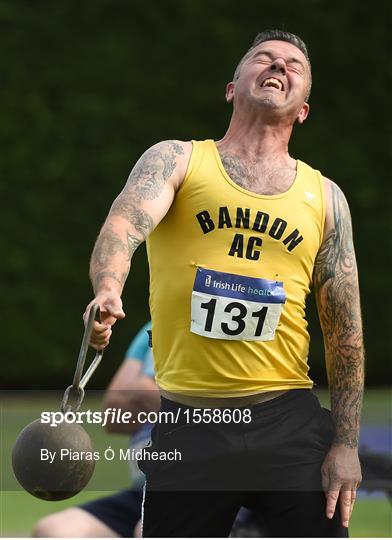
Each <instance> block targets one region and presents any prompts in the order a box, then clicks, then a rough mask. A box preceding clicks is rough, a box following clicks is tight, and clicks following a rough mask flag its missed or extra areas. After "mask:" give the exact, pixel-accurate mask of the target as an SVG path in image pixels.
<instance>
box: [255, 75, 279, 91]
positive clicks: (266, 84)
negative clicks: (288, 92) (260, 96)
mask: <svg viewBox="0 0 392 540" xmlns="http://www.w3.org/2000/svg"><path fill="white" fill-rule="evenodd" d="M260 86H261V88H276V89H277V90H280V91H281V92H283V90H284V85H283V83H282V81H280V80H279V79H275V77H268V79H265V80H264V81H263V82H262V83H261V85H260Z"/></svg>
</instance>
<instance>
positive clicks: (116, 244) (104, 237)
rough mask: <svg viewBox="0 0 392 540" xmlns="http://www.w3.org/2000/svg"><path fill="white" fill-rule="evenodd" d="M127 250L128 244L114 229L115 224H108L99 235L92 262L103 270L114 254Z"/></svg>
mask: <svg viewBox="0 0 392 540" xmlns="http://www.w3.org/2000/svg"><path fill="white" fill-rule="evenodd" d="M126 252H127V246H126V245H125V244H124V242H123V241H122V240H121V238H120V237H119V236H118V235H117V234H116V233H115V232H114V231H113V225H111V224H108V225H107V226H106V227H105V228H104V229H103V230H102V231H101V233H100V235H99V236H98V239H97V241H96V243H95V247H94V251H93V254H92V256H91V262H92V263H93V264H94V266H95V267H96V268H97V269H98V270H101V269H103V268H106V266H107V265H108V263H109V261H110V259H111V258H112V257H113V256H114V255H116V254H117V253H126Z"/></svg>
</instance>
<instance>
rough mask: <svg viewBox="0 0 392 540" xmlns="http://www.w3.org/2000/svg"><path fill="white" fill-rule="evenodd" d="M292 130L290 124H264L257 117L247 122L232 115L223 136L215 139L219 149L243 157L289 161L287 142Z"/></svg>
mask: <svg viewBox="0 0 392 540" xmlns="http://www.w3.org/2000/svg"><path fill="white" fill-rule="evenodd" d="M291 132H292V126H291V125H287V124H286V125H280V124H274V125H271V124H266V123H263V122H261V121H260V120H259V119H253V120H252V121H249V122H244V121H243V119H242V120H240V119H239V118H238V117H237V115H233V117H232V119H231V122H230V125H229V128H228V130H227V132H226V133H225V135H224V137H223V138H222V139H221V140H220V141H217V143H216V144H217V147H218V149H219V151H225V152H230V153H233V154H235V155H237V156H242V157H243V158H246V157H248V158H249V159H252V160H255V159H256V160H258V161H264V159H269V158H273V159H275V160H276V159H277V160H279V161H287V162H289V161H291V158H290V156H289V153H288V143H289V140H290V136H291Z"/></svg>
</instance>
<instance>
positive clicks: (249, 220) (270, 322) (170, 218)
mask: <svg viewBox="0 0 392 540" xmlns="http://www.w3.org/2000/svg"><path fill="white" fill-rule="evenodd" d="M324 220H325V199H324V188H323V179H322V176H321V174H320V172H319V171H316V170H314V169H312V168H311V167H309V166H308V165H306V164H305V163H303V162H301V161H297V174H296V178H295V181H294V183H293V184H292V186H291V187H290V189H289V190H288V191H286V192H284V193H280V194H278V195H258V194H255V193H252V192H250V191H247V190H246V189H243V188H242V187H240V186H238V185H237V184H236V183H235V182H233V181H232V180H231V179H230V177H229V176H228V174H227V173H226V171H225V169H224V167H223V165H222V162H221V160H220V156H219V153H218V150H217V148H216V145H215V143H214V141H212V140H206V141H194V142H193V151H192V156H191V159H190V162H189V166H188V171H187V174H186V177H185V179H184V182H183V184H182V185H181V187H180V189H179V190H178V192H177V194H176V197H175V199H174V202H173V205H172V206H171V208H170V210H169V212H168V213H167V215H166V216H165V218H164V219H163V220H162V222H161V223H160V224H159V225H158V226H157V228H156V229H155V230H154V232H153V233H152V234H151V236H150V237H149V239H148V242H147V251H148V258H149V264H150V309H151V318H152V343H153V352H154V360H155V371H156V381H157V384H158V385H159V386H160V387H161V388H163V389H164V390H167V391H171V392H177V393H182V394H186V395H194V396H205V397H237V396H246V395H251V394H256V393H259V392H265V391H274V390H285V389H291V388H310V387H312V385H313V383H312V381H311V379H310V378H309V376H308V369H309V368H308V364H307V357H308V350H309V334H308V332H307V322H306V320H305V300H306V296H307V295H308V293H309V291H310V286H311V281H312V272H313V265H314V261H315V257H316V255H317V252H318V250H319V247H320V244H321V241H322V237H323V227H324Z"/></svg>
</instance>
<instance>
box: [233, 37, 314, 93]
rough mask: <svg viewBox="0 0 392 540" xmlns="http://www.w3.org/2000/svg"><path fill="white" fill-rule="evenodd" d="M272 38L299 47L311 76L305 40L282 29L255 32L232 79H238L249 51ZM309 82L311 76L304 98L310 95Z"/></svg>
mask: <svg viewBox="0 0 392 540" xmlns="http://www.w3.org/2000/svg"><path fill="white" fill-rule="evenodd" d="M274 40H277V41H287V43H291V44H292V45H294V46H295V47H297V49H299V50H300V51H301V52H302V53H303V54H304V56H305V58H306V60H307V61H308V64H309V72H310V77H311V65H310V58H309V53H308V49H307V47H306V45H305V42H304V41H303V40H302V39H301V38H300V37H299V36H296V35H295V34H292V33H291V32H285V31H284V30H264V31H263V32H260V34H257V36H256V37H255V39H254V40H253V43H252V46H251V47H250V49H248V51H247V52H246V53H245V54H244V56H243V57H242V58H241V60H240V62H239V63H238V66H237V67H236V69H235V72H234V77H233V81H235V80H236V79H238V77H239V75H240V71H241V67H242V64H243V63H244V61H245V60H246V59H247V58H248V56H249V53H250V52H251V51H252V50H253V49H254V48H255V47H257V46H258V45H260V43H263V42H264V41H274ZM311 84H312V81H311V78H310V83H309V88H308V92H307V96H306V99H307V98H308V97H309V95H310V87H311Z"/></svg>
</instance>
